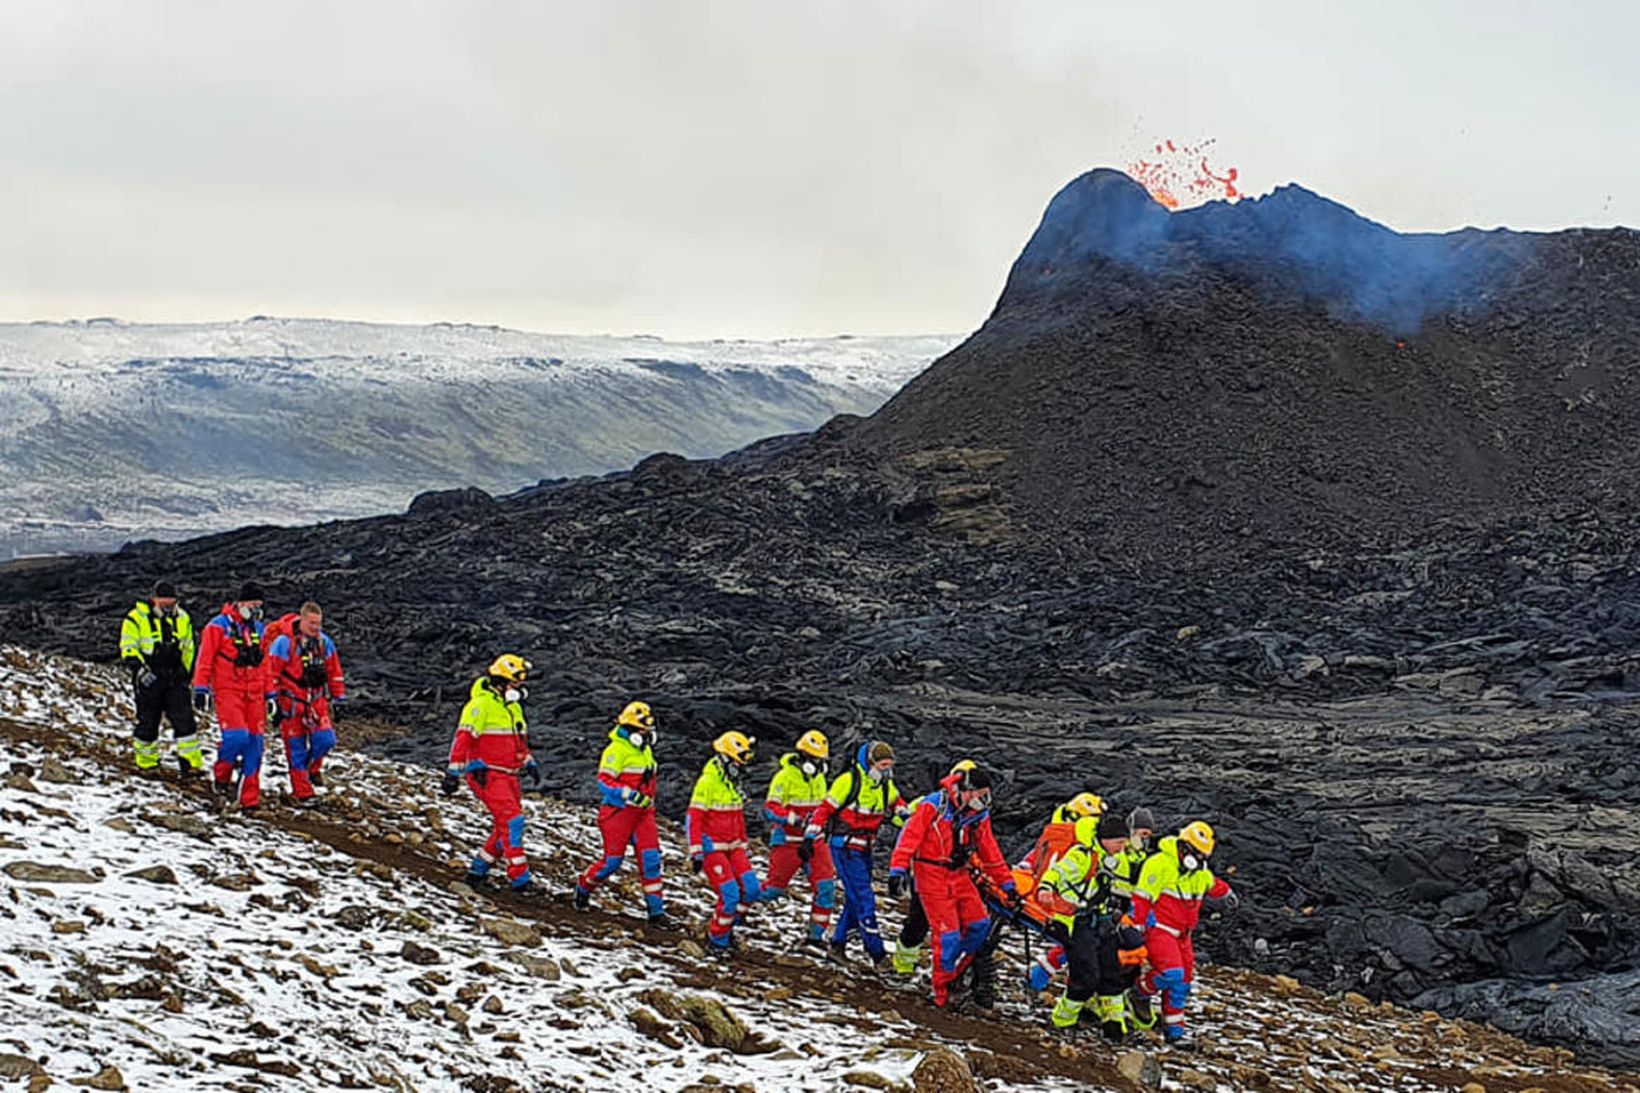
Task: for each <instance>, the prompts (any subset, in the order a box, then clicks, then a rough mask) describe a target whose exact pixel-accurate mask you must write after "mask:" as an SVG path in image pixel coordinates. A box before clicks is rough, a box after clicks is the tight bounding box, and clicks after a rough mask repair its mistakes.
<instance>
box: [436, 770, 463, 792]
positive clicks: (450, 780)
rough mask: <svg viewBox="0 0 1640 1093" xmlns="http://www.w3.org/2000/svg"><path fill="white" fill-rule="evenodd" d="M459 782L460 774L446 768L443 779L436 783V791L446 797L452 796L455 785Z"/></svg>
mask: <svg viewBox="0 0 1640 1093" xmlns="http://www.w3.org/2000/svg"><path fill="white" fill-rule="evenodd" d="M460 784H461V776H460V775H459V774H457V773H456V772H455V771H453V770H447V771H445V772H444V778H443V780H442V781H440V782H439V784H438V791H439V792H440V793H442V794H444V795H445V796H446V797H454V796H455V795H456V787H457V786H459V785H460Z"/></svg>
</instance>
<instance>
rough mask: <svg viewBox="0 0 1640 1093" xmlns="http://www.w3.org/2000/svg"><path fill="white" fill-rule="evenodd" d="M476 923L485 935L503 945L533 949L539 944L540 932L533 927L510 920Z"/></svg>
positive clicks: (490, 920) (491, 920)
mask: <svg viewBox="0 0 1640 1093" xmlns="http://www.w3.org/2000/svg"><path fill="white" fill-rule="evenodd" d="M478 921H479V925H480V926H482V927H483V929H484V932H485V933H487V934H489V935H490V936H491V937H493V938H495V939H496V940H497V941H499V942H501V944H503V945H521V946H525V947H527V948H532V949H533V948H535V947H536V946H537V945H540V944H541V931H539V930H537V929H536V928H535V927H534V926H529V925H526V924H525V923H522V922H517V921H515V920H513V919H510V918H481V919H479V920H478Z"/></svg>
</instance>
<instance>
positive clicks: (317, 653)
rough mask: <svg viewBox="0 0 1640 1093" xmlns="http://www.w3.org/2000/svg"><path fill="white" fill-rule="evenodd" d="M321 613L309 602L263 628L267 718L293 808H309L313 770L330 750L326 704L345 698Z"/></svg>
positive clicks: (332, 737)
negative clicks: (275, 733) (280, 750)
mask: <svg viewBox="0 0 1640 1093" xmlns="http://www.w3.org/2000/svg"><path fill="white" fill-rule="evenodd" d="M324 618H325V616H324V612H323V611H322V610H320V608H319V605H318V604H316V603H314V602H313V601H312V600H309V601H307V602H306V603H304V604H303V605H302V607H301V610H300V611H297V612H296V613H295V614H292V615H286V616H285V617H284V618H282V619H280V620H279V621H278V622H276V623H274V624H273V625H272V626H269V627H268V629H267V633H265V634H264V635H263V639H264V640H265V641H266V643H267V647H268V693H267V700H268V709H267V713H268V716H269V717H270V718H271V719H272V720H273V723H274V725H275V726H277V727H278V729H279V736H280V738H281V739H282V740H283V741H284V743H285V765H286V766H287V767H289V769H290V793H291V796H292V797H294V798H295V799H296V803H297V804H298V805H307V804H311V803H313V802H314V801H315V800H316V799H317V798H316V795H315V794H314V792H313V786H314V782H315V780H316V778H317V779H319V780H320V783H321V784H322V776H321V775H319V764H320V763H322V762H324V758H325V756H326V755H328V754H330V749H332V748H334V747H335V746H336V725H335V722H334V721H332V720H331V704H332V703H336V702H340V701H342V699H343V698H344V697H345V696H346V694H347V685H346V682H345V681H344V680H343V678H342V661H341V658H340V657H338V656H337V655H336V643H335V642H334V641H332V640H331V638H330V635H329V634H327V633H325V631H324Z"/></svg>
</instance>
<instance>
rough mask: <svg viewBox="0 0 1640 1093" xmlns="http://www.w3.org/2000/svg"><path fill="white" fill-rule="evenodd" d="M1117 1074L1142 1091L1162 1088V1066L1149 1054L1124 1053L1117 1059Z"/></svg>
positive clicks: (1143, 1052) (1141, 1052)
mask: <svg viewBox="0 0 1640 1093" xmlns="http://www.w3.org/2000/svg"><path fill="white" fill-rule="evenodd" d="M1116 1072H1117V1073H1118V1074H1120V1075H1121V1076H1122V1077H1124V1078H1126V1079H1127V1080H1128V1081H1130V1082H1132V1083H1133V1084H1134V1085H1136V1086H1138V1087H1139V1088H1141V1089H1160V1088H1162V1064H1161V1063H1159V1062H1157V1061H1156V1057H1155V1056H1154V1055H1151V1054H1150V1053H1149V1052H1145V1051H1124V1052H1122V1054H1121V1055H1119V1056H1117V1057H1116Z"/></svg>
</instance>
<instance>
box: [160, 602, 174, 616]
mask: <svg viewBox="0 0 1640 1093" xmlns="http://www.w3.org/2000/svg"><path fill="white" fill-rule="evenodd" d="M159 617H160V618H162V619H174V618H176V617H177V609H176V607H175V606H174V605H173V606H171V607H162V608H160V609H159Z"/></svg>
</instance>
